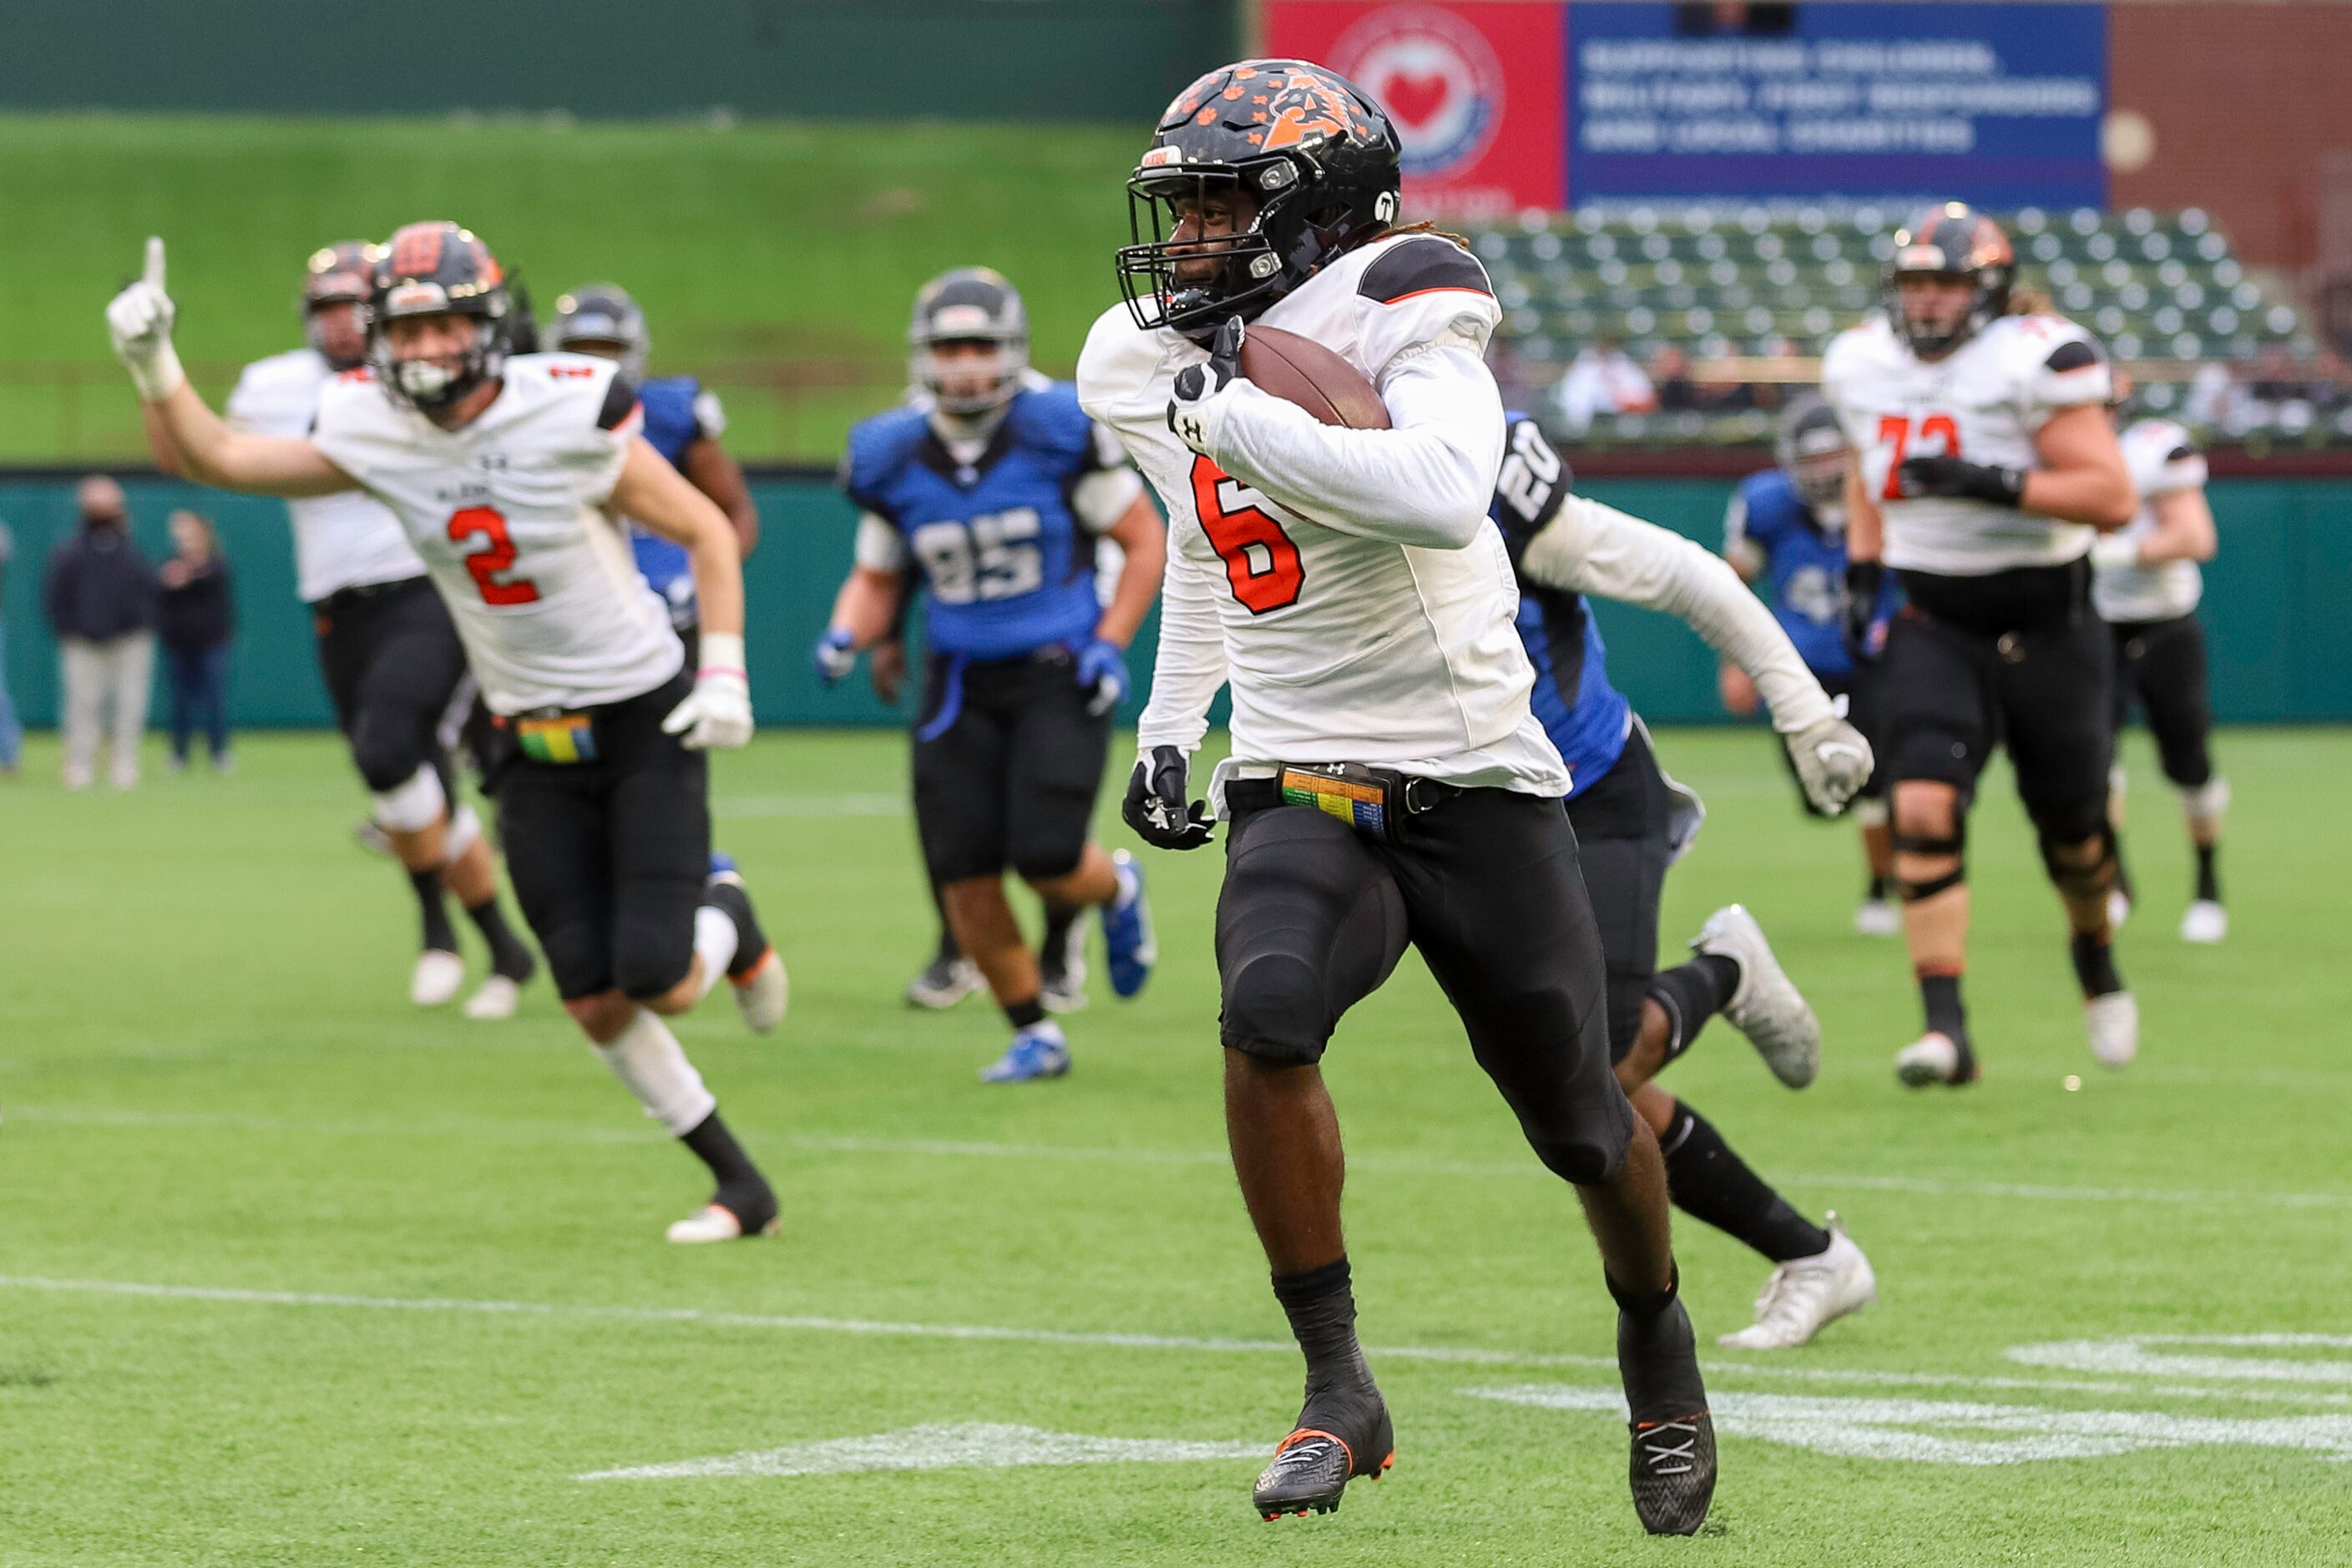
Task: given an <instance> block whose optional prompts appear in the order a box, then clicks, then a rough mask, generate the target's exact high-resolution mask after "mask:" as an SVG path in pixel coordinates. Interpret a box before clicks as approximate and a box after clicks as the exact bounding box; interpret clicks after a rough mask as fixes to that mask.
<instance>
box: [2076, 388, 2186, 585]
mask: <svg viewBox="0 0 2352 1568" xmlns="http://www.w3.org/2000/svg"><path fill="white" fill-rule="evenodd" d="M2123 448H2124V467H2125V468H2126V469H2128V470H2129V471H2130V473H2131V480H2132V489H2136V490H2137V491H2138V492H2139V514H2138V515H2137V516H2136V517H2134V518H2133V519H2132V520H2131V523H2130V525H2129V526H2128V527H2126V529H2125V530H2124V531H2123V536H2124V537H2125V538H2126V539H2128V540H2130V541H2132V542H2134V543H2135V544H2137V542H2139V541H2141V540H2143V539H2146V538H2147V536H2148V535H2149V534H2151V533H2153V532H2155V531H2156V499H2157V497H2158V496H2166V495H2170V494H2172V493H2173V492H2175V491H2176V490H2193V489H2203V488H2204V486H2205V455H2204V454H2203V453H2202V452H2200V451H2199V450H2198V449H2197V443H2196V441H2195V439H2194V438H2193V437H2190V436H2189V432H2188V431H2186V430H2184V429H2182V428H2181V427H2180V426H2178V425H2175V424H2174V423H2173V422H2172V421H2171V420H2169V419H2143V420H2141V421H2139V423H2137V424H2136V425H2134V426H2132V427H2131V428H2130V429H2128V430H2126V431H2125V432H2124V434H2123ZM2204 595H2205V574H2204V573H2202V572H2200V571H2199V570H2198V567H2197V563H2195V562H2194V561H2160V562H2158V563H2156V564H2155V565H2153V566H2106V567H2099V568H2096V569H2095V570H2094V571H2093V573H2092V574H2091V603H2092V605H2094V606H2095V607H2096V608H2097V610H2098V612H2099V618H2100V619H2101V620H2105V621H2116V622H2130V621H2169V620H2176V619H2178V618H2179V617H2180V616H2185V615H2189V614H2190V613H2191V612H2192V611H2194V610H2195V609H2196V608H2197V601H2198V600H2199V599H2200V598H2202V597H2204Z"/></svg>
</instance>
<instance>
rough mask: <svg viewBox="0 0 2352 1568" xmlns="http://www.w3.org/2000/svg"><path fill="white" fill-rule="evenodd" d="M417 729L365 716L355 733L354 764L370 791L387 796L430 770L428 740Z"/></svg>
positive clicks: (362, 717)
mask: <svg viewBox="0 0 2352 1568" xmlns="http://www.w3.org/2000/svg"><path fill="white" fill-rule="evenodd" d="M414 729H415V726H413V725H411V724H407V723H404V722H400V721H394V720H388V719H386V718H385V717H383V716H381V715H377V714H362V716H361V719H360V723H359V728H358V729H356V730H355V731H352V764H353V765H354V766H355V767H357V768H358V769H359V771H360V777H361V779H362V781H364V782H365V783H366V784H367V786H368V789H369V790H370V791H371V792H372V793H373V794H376V795H386V794H389V793H391V792H392V791H393V790H395V789H398V788H399V787H400V786H401V785H402V784H405V783H407V782H408V779H409V777H410V775H412V774H414V773H415V772H416V770H417V769H418V768H420V767H426V766H430V765H431V763H432V761H433V759H432V758H431V757H430V756H428V755H426V754H425V753H426V748H425V743H424V742H425V737H424V736H423V735H421V734H416V733H414V732H412V731H414Z"/></svg>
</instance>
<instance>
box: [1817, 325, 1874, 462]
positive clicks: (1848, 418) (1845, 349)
mask: <svg viewBox="0 0 2352 1568" xmlns="http://www.w3.org/2000/svg"><path fill="white" fill-rule="evenodd" d="M1864 330H1865V329H1864V328H1863V327H1849V328H1847V329H1846V330H1845V331H1843V332H1840V333H1839V334H1838V335H1837V336H1836V337H1834V338H1832V340H1830V347H1829V352H1828V353H1825V354H1823V355H1822V402H1824V403H1826V404H1828V405H1830V411H1831V412H1832V413H1833V414H1835V415H1836V416H1837V418H1838V424H1839V426H1841V427H1842V428H1843V430H1844V431H1845V438H1846V444H1847V445H1848V446H1851V447H1854V448H1855V449H1856V450H1857V451H1858V450H1861V449H1862V448H1863V447H1866V446H1867V445H1868V444H1869V442H1870V441H1871V440H1874V439H1876V436H1875V433H1874V432H1872V431H1867V430H1864V429H1862V428H1861V427H1860V426H1862V424H1863V423H1864V419H1863V416H1862V415H1860V414H1859V413H1857V412H1856V411H1855V410H1854V409H1853V406H1852V399H1853V376H1854V370H1855V366H1856V363H1858V361H1859V360H1860V358H1861V356H1862V354H1863V353H1864V350H1863V336H1862V334H1863V332H1864Z"/></svg>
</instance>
